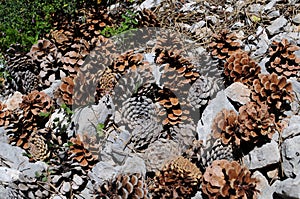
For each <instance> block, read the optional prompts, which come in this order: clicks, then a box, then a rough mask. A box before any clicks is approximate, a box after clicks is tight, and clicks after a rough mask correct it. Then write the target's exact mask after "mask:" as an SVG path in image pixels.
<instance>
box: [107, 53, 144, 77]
mask: <svg viewBox="0 0 300 199" xmlns="http://www.w3.org/2000/svg"><path fill="white" fill-rule="evenodd" d="M143 59H144V56H143V54H141V53H135V52H134V51H133V50H130V51H127V52H125V53H123V54H121V55H119V56H118V57H117V58H116V60H114V62H113V64H112V65H111V66H110V67H111V70H112V72H114V73H117V74H120V75H124V74H125V73H126V72H127V70H128V69H129V68H131V69H133V70H135V69H136V68H138V67H140V66H142V65H143V64H144V62H143Z"/></svg>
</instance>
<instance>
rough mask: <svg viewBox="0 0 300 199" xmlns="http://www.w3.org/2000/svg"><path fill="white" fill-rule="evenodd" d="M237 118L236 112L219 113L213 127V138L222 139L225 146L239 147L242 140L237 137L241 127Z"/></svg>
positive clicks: (225, 110)
mask: <svg viewBox="0 0 300 199" xmlns="http://www.w3.org/2000/svg"><path fill="white" fill-rule="evenodd" d="M237 117H238V116H237V114H236V112H234V110H227V109H223V110H222V111H221V112H219V113H218V114H217V115H216V117H215V119H214V121H213V125H212V133H213V137H214V138H220V139H221V140H222V143H223V144H225V145H227V144H230V143H235V144H236V145H237V146H239V145H240V139H239V138H238V137H237V136H236V132H237V130H238V125H239V124H238V120H237Z"/></svg>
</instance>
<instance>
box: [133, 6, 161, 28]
mask: <svg viewBox="0 0 300 199" xmlns="http://www.w3.org/2000/svg"><path fill="white" fill-rule="evenodd" d="M137 17H138V26H139V27H159V21H158V20H157V19H156V15H155V14H154V13H153V12H152V11H151V10H149V9H145V8H144V9H143V10H142V11H139V12H138V14H137Z"/></svg>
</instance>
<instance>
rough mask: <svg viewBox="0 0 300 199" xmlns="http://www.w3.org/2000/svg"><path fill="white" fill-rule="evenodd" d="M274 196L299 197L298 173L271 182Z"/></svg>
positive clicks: (299, 181)
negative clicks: (294, 176) (292, 176)
mask: <svg viewBox="0 0 300 199" xmlns="http://www.w3.org/2000/svg"><path fill="white" fill-rule="evenodd" d="M272 188H273V189H274V190H275V194H276V196H277V197H276V196H274V198H284V199H297V198H300V191H299V190H300V175H298V176H297V177H296V178H288V179H286V180H283V181H275V183H274V184H272Z"/></svg>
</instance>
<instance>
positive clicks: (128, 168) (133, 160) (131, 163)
mask: <svg viewBox="0 0 300 199" xmlns="http://www.w3.org/2000/svg"><path fill="white" fill-rule="evenodd" d="M120 172H122V173H140V174H142V175H143V176H146V164H145V161H144V160H143V159H142V158H140V157H137V156H133V157H129V158H127V159H126V162H125V164H124V165H123V166H122V168H121V169H120Z"/></svg>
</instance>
